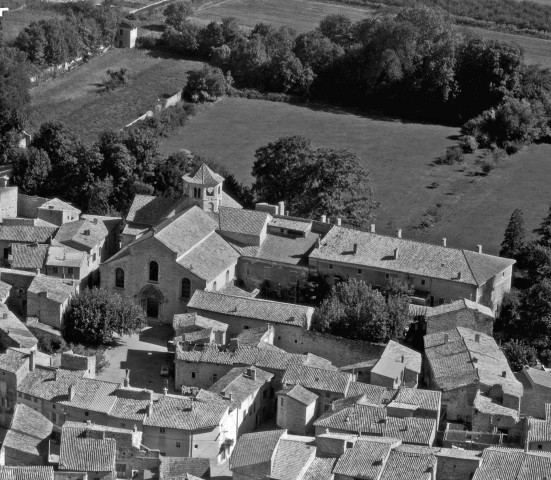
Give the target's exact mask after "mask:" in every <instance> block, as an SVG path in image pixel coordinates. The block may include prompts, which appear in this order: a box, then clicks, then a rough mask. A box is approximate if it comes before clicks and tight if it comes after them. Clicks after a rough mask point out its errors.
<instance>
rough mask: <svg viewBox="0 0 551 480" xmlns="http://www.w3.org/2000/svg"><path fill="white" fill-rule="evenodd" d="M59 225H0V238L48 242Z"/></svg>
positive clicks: (27, 241) (28, 241)
mask: <svg viewBox="0 0 551 480" xmlns="http://www.w3.org/2000/svg"><path fill="white" fill-rule="evenodd" d="M56 230H57V227H27V226H4V225H0V240H3V241H5V242H18V243H32V242H38V243H46V242H47V241H48V239H49V238H51V237H52V236H53V235H54V233H55V232H56Z"/></svg>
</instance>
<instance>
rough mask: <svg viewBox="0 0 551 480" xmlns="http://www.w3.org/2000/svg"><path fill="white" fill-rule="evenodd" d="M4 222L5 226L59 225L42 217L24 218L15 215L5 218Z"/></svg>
mask: <svg viewBox="0 0 551 480" xmlns="http://www.w3.org/2000/svg"><path fill="white" fill-rule="evenodd" d="M2 223H3V224H4V225H5V226H15V225H24V226H28V227H53V228H57V225H55V224H54V223H51V222H47V221H46V220H42V219H41V218H23V217H13V218H3V219H2Z"/></svg>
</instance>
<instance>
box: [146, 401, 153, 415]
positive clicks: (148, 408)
mask: <svg viewBox="0 0 551 480" xmlns="http://www.w3.org/2000/svg"><path fill="white" fill-rule="evenodd" d="M152 408H153V402H152V401H150V402H149V403H148V404H147V406H146V407H145V416H146V417H147V418H149V417H150V416H151V409H152Z"/></svg>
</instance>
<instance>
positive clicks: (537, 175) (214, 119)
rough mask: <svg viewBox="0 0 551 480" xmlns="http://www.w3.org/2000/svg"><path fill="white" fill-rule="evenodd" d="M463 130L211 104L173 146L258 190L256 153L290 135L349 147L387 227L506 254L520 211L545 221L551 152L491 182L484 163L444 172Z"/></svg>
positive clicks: (251, 104) (526, 159) (525, 159)
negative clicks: (432, 217) (441, 160)
mask: <svg viewBox="0 0 551 480" xmlns="http://www.w3.org/2000/svg"><path fill="white" fill-rule="evenodd" d="M458 133H459V132H458V130H457V129H456V128H451V127H445V126H439V125H429V124H419V123H405V122H401V121H394V120H388V119H382V118H371V117H366V116H361V115H355V114H351V113H346V112H340V111H338V110H317V109H315V108H309V107H302V106H294V105H288V104H283V103H274V102H265V101H260V100H246V99H234V98H226V99H224V100H222V101H220V102H218V103H216V104H214V105H211V106H208V107H206V108H205V109H204V110H203V111H202V112H201V113H199V114H198V115H197V116H196V117H194V118H192V119H191V120H190V122H189V123H188V124H187V125H186V126H185V127H184V128H183V129H182V130H181V131H180V132H178V133H177V134H175V135H174V136H173V137H171V138H169V139H167V140H165V141H163V143H162V144H161V150H162V152H163V153H164V154H169V153H172V152H174V151H177V150H178V149H181V148H187V149H190V150H192V151H194V152H196V153H200V154H203V155H205V156H208V157H211V158H213V159H214V160H216V161H217V162H218V163H220V164H223V165H225V166H227V168H228V170H229V171H232V172H234V173H235V175H236V176H237V178H238V179H239V180H241V181H243V182H245V183H247V184H250V183H251V181H252V177H251V175H250V172H251V168H252V164H253V162H254V151H255V150H256V149H257V148H258V147H260V146H262V145H265V144H267V143H269V142H271V141H274V140H276V139H278V138H279V137H282V136H288V135H295V134H296V135H304V136H306V137H308V138H310V139H311V140H312V142H313V144H314V145H315V146H326V147H336V148H348V149H350V150H352V151H354V152H355V153H356V154H357V155H358V156H359V157H360V159H361V161H362V163H363V164H364V165H365V166H366V167H367V168H368V169H369V170H370V172H371V176H372V185H373V189H374V194H375V198H376V200H378V201H380V202H381V208H380V209H379V211H378V214H377V221H376V223H377V230H378V231H379V232H381V233H388V234H393V233H394V232H395V230H396V229H397V228H402V229H403V230H404V235H405V236H406V237H409V238H418V239H421V240H428V241H432V242H435V243H440V242H441V239H442V237H446V238H447V239H448V245H449V246H454V247H462V248H469V249H474V248H475V246H476V245H477V244H482V245H483V246H484V251H486V252H491V253H497V252H498V251H499V244H500V243H501V240H502V237H503V231H504V229H505V225H506V223H507V221H508V219H509V217H510V215H511V213H512V211H513V210H514V209H515V208H516V207H517V206H518V207H521V208H523V210H524V212H525V215H526V222H527V226H528V228H529V229H530V230H531V229H533V228H535V226H536V225H537V224H538V222H540V221H541V218H542V217H543V215H545V212H546V209H547V207H548V204H549V202H551V194H549V195H548V197H549V198H547V196H546V195H547V194H544V193H543V192H547V191H548V185H549V183H551V162H550V161H549V159H550V158H551V146H532V147H530V148H528V149H526V150H525V151H523V152H521V153H519V154H517V155H515V156H513V157H511V158H510V159H509V160H506V161H505V163H504V164H503V166H502V167H500V168H499V169H498V170H497V171H495V172H494V173H492V174H491V175H490V176H488V177H484V176H481V175H480V174H479V172H480V168H479V166H478V165H475V163H474V161H475V159H476V157H475V156H474V155H471V156H470V157H469V158H467V162H466V164H465V165H464V166H440V165H435V164H434V160H435V159H436V158H437V157H438V156H440V155H441V154H442V153H443V152H444V151H445V149H446V147H448V146H450V145H453V144H455V143H456V141H455V139H456V135H457V134H458ZM438 205H439V206H440V208H439V212H440V213H441V215H442V218H441V221H440V222H438V223H436V224H435V226H433V227H430V228H425V229H419V228H416V227H418V226H419V224H420V222H421V219H422V218H423V214H424V213H425V212H427V211H430V210H434V209H435V208H436V206H438Z"/></svg>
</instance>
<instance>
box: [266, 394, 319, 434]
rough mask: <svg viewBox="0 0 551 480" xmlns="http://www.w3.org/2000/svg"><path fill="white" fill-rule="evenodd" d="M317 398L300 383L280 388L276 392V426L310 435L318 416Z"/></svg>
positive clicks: (292, 432)
mask: <svg viewBox="0 0 551 480" xmlns="http://www.w3.org/2000/svg"><path fill="white" fill-rule="evenodd" d="M319 398H320V397H319V395H316V394H315V393H314V392H312V391H310V390H308V389H306V388H304V387H303V386H302V385H300V384H296V385H293V386H292V387H286V388H284V389H283V390H280V391H279V392H277V419H276V424H277V426H278V427H279V428H282V429H284V430H287V431H288V432H289V433H291V434H293V435H311V434H312V433H313V432H314V421H315V420H316V418H317V417H318V411H319V407H318V400H319Z"/></svg>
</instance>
